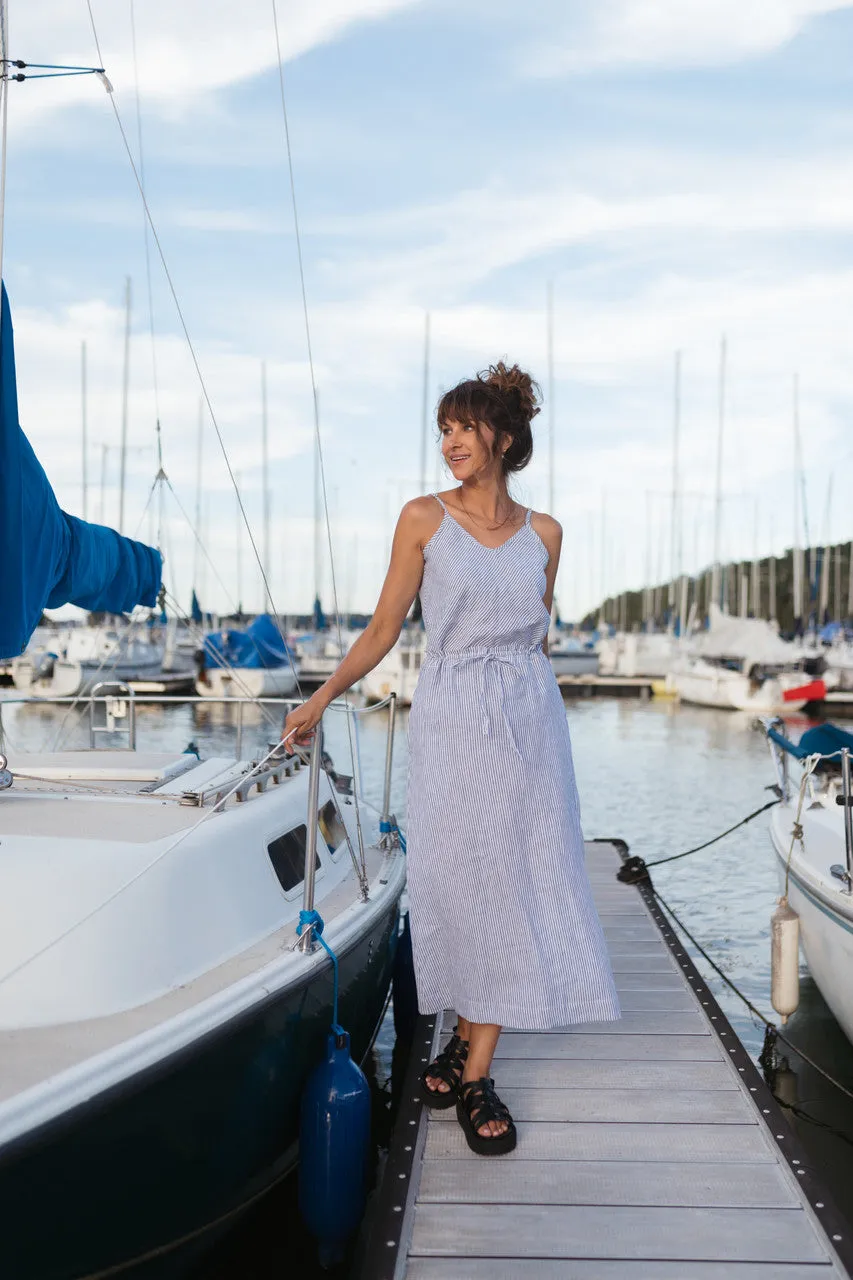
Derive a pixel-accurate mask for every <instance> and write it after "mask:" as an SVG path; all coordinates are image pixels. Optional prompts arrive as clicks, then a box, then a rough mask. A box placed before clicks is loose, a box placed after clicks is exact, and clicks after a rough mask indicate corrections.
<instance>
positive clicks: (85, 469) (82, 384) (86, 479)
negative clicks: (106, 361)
mask: <svg viewBox="0 0 853 1280" xmlns="http://www.w3.org/2000/svg"><path fill="white" fill-rule="evenodd" d="M80 409H81V420H82V421H81V425H82V429H83V439H82V462H83V519H84V520H88V519H89V470H88V457H87V454H88V450H89V445H88V442H87V440H86V427H87V423H86V343H85V340H84V341H83V342H81V343H80Z"/></svg>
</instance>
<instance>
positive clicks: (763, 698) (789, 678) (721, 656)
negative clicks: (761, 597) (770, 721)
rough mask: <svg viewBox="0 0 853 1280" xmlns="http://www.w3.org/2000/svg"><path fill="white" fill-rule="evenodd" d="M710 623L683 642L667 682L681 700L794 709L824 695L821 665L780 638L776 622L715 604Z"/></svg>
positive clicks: (763, 709)
mask: <svg viewBox="0 0 853 1280" xmlns="http://www.w3.org/2000/svg"><path fill="white" fill-rule="evenodd" d="M709 624H710V625H709V627H708V630H707V631H701V632H699V633H698V634H697V635H695V636H693V637H691V638H690V639H689V640H685V641H684V648H682V649H680V652H679V653H678V656H677V657H676V658H675V659H674V661H673V664H672V667H671V668H670V672H669V675H668V677H667V683H668V684H669V685H670V686H671V687H672V689H673V691H674V692H675V693H676V694H677V695H678V697H679V698H680V699H681V700H682V701H683V702H691V703H694V704H696V705H698V706H702V707H720V708H722V709H723V710H729V711H755V712H759V713H768V712H778V711H782V710H787V711H795V710H797V709H798V708H800V707H804V706H805V705H806V703H807V702H819V701H821V700H822V699H823V698H824V697H825V696H826V685H825V684H824V682H823V681H822V680H821V679H819V678H816V677H819V675H820V668H821V663H820V662H817V663H816V662H815V660H814V658H812V657H810V656H809V655H808V654H807V653H805V652H804V651H803V650H801V649H799V648H798V647H796V646H795V645H792V644H789V643H788V642H787V641H785V640H782V639H781V637H780V636H779V634H778V632H777V631H776V629H775V627H774V626H773V624H772V623H769V622H765V621H763V620H761V619H759V618H734V617H730V616H729V615H728V614H724V613H723V612H722V610H721V609H719V608H717V606H716V605H715V604H713V603H712V604H711V608H710V617H709Z"/></svg>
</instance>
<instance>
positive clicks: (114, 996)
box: [0, 288, 405, 1280]
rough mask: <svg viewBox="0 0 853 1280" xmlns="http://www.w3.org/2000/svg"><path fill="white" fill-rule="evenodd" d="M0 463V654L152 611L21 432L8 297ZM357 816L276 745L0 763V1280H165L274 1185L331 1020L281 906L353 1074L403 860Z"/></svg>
mask: <svg viewBox="0 0 853 1280" xmlns="http://www.w3.org/2000/svg"><path fill="white" fill-rule="evenodd" d="M0 457H2V459H3V465H2V467H0V533H1V534H2V539H3V546H4V571H3V574H2V576H0V657H7V656H9V655H16V654H20V653H21V652H22V650H23V649H24V647H25V646H26V644H27V641H28V640H29V638H30V635H31V634H32V632H33V631H34V630H35V627H36V626H37V624H38V622H39V620H40V619H41V616H42V611H43V609H44V608H45V607H46V606H51V607H56V606H58V605H60V604H62V603H66V602H68V601H71V602H72V603H75V604H78V605H81V606H82V607H84V608H87V609H98V610H107V611H110V612H112V613H116V614H118V613H124V612H127V611H129V610H131V609H133V608H134V607H135V606H137V605H142V606H146V607H149V608H151V607H153V606H154V605H155V603H156V601H157V597H158V593H159V591H160V585H161V571H162V562H161V557H160V554H159V552H158V551H157V550H156V548H154V547H149V546H146V545H144V544H143V543H140V542H136V541H134V540H132V539H130V538H126V537H122V536H120V535H119V534H118V533H116V532H115V531H114V530H112V529H108V528H105V527H102V526H96V525H91V524H87V523H86V522H85V521H83V520H79V519H76V518H75V517H73V516H70V515H67V514H66V513H65V512H63V511H61V510H60V508H59V506H58V504H57V502H56V499H55V497H54V495H53V491H52V489H51V487H50V485H49V483H48V480H47V477H46V476H45V473H44V471H43V470H42V468H41V466H40V464H39V462H38V460H37V459H36V456H35V454H34V452H33V450H32V448H31V446H30V445H29V442H28V441H27V439H26V437H25V436H24V434H23V432H22V431H21V429H20V425H19V422H18V410H17V393H16V385H15V364H14V350H13V335H12V323H11V315H10V311H9V304H8V300H7V297H6V292H5V288H3V292H2V312H1V313H0ZM356 805H357V797H356V795H355V793H354V788H353V782H352V779H351V778H348V777H345V776H343V775H342V774H339V773H336V772H335V771H334V768H333V767H332V765H331V763H330V762H329V759H328V757H327V756H325V754H324V753H323V751H322V738H321V736H320V735H319V734H318V737H317V741H316V745H315V746H314V748H313V750H312V752H311V770H310V773H309V771H308V770H307V769H305V768H302V767H300V763H299V758H298V757H286V756H285V755H283V754H282V753H281V751H280V749H279V748H277V749H274V750H272V751H271V752H270V753H268V755H267V756H266V757H265V758H264V760H262V761H257V760H252V759H247V758H239V757H231V756H227V755H224V754H221V753H219V754H216V755H214V756H212V757H210V758H204V759H202V758H199V756H198V755H197V754H196V753H195V752H194V751H193V752H191V751H185V752H184V751H181V750H180V749H177V750H172V751H167V750H164V749H162V747H161V748H160V749H159V750H157V751H138V750H136V749H132V748H130V744H128V745H127V746H123V747H122V749H120V750H115V749H102V750H101V749H99V750H94V749H90V750H83V751H51V752H43V753H37V754H28V753H25V752H20V751H13V750H10V751H9V757H8V759H7V758H6V757H5V756H3V757H0V852H1V853H2V856H0V901H2V903H3V914H4V927H3V929H2V931H0V1060H2V1062H3V1070H2V1073H0V1200H2V1203H3V1208H4V1214H3V1221H4V1225H3V1231H2V1233H0V1274H2V1275H3V1276H9V1277H11V1276H14V1277H15V1280H44V1277H45V1276H48V1275H49V1276H51V1277H54V1278H55V1280H78V1278H79V1277H81V1276H84V1275H92V1274H107V1273H109V1274H113V1273H117V1272H125V1271H127V1270H130V1269H132V1268H136V1267H137V1266H138V1265H143V1264H145V1263H146V1262H147V1263H148V1264H149V1265H150V1266H153V1267H157V1268H159V1269H158V1270H157V1271H156V1274H164V1270H163V1269H164V1268H167V1267H168V1268H169V1274H175V1273H178V1272H180V1271H183V1270H185V1269H186V1267H187V1265H189V1262H190V1261H191V1260H192V1259H191V1256H190V1255H191V1254H192V1253H193V1251H198V1250H199V1249H200V1248H201V1247H203V1245H204V1244H209V1243H210V1241H211V1240H212V1239H214V1238H215V1237H216V1233H217V1231H221V1230H222V1224H224V1223H228V1222H231V1221H232V1220H233V1218H234V1216H235V1215H236V1214H237V1213H239V1212H240V1211H241V1210H242V1209H243V1208H245V1207H246V1206H247V1205H248V1204H249V1203H252V1202H254V1200H256V1199H257V1197H258V1196H259V1195H260V1194H262V1193H263V1192H264V1191H265V1190H266V1189H267V1188H269V1187H271V1186H273V1185H274V1184H275V1183H276V1182H277V1181H278V1180H279V1179H280V1178H281V1177H282V1176H283V1174H284V1173H285V1172H286V1171H288V1170H289V1169H290V1168H291V1167H292V1166H293V1164H294V1162H295V1160H296V1157H297V1136H298V1115H299V1102H300V1095H301V1091H302V1088H303V1085H304V1083H305V1080H306V1078H307V1075H308V1073H309V1071H310V1070H311V1069H312V1068H313V1067H314V1066H315V1065H316V1064H317V1063H318V1061H319V1060H320V1057H321V1054H322V1051H323V1050H324V1048H325V1043H326V1038H327V1031H328V1026H329V1023H330V1021H331V1014H332V1000H333V967H332V962H331V960H330V958H329V956H328V955H327V953H326V951H325V950H322V949H320V948H319V947H318V946H317V945H316V939H315V938H314V936H313V932H314V931H313V929H309V931H308V933H307V935H303V937H302V938H301V939H300V938H299V937H298V936H297V922H298V919H299V914H300V909H301V908H302V909H317V910H319V911H320V912H321V913H322V918H323V920H324V921H325V929H324V935H323V936H324V939H325V940H327V941H328V944H329V946H330V947H331V948H332V949H333V951H334V952H335V954H336V956H337V958H338V966H339V978H340V983H339V985H340V1015H339V1016H340V1021H341V1022H342V1023H343V1024H344V1025H345V1026H346V1027H347V1030H348V1031H349V1033H350V1036H351V1043H352V1050H353V1056H354V1057H356V1059H360V1058H362V1057H363V1056H364V1054H365V1053H366V1052H367V1050H368V1048H369V1046H370V1044H371V1042H372V1039H373V1036H374V1034H375V1031H376V1029H377V1026H378V1024H379V1021H380V1019H381V1017H382V1013H383V1009H384V1006H385V1001H386V997H387V993H388V988H389V984H390V979H391V971H392V966H393V962H394V956H395V950H396V943H397V936H398V921H399V904H400V896H401V893H402V890H403V885H404V881H405V863H404V859H403V855H402V852H401V850H400V848H399V844H398V843H397V842H395V841H394V840H393V839H388V837H387V835H386V837H385V844H384V845H383V846H382V847H380V845H379V844H378V842H377V843H376V844H374V845H371V846H369V847H362V845H361V843H360V841H361V831H360V830H359V823H358V822H357V820H356ZM367 823H368V820H367V819H366V817H363V818H362V819H361V828H362V829H364V830H367V829H368V828H367ZM377 835H378V833H377ZM334 985H335V986H337V984H336V983H335V984H334ZM46 1223H47V1224H49V1228H47V1229H46V1225H45V1224H46ZM155 1259H156V1262H155V1261H154V1260H155ZM154 1273H155V1272H153V1271H152V1272H149V1274H154Z"/></svg>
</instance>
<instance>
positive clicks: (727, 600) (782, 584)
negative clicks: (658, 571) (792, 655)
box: [580, 542, 853, 635]
mask: <svg viewBox="0 0 853 1280" xmlns="http://www.w3.org/2000/svg"><path fill="white" fill-rule="evenodd" d="M850 552H851V543H849V542H845V543H839V544H837V545H835V546H831V547H810V548H808V549H807V550H806V551H804V552H803V551H801V552H800V553H799V555H800V558H801V563H802V575H801V576H802V591H801V604H800V609H799V611H796V610H795V608H794V553H793V551H791V550H790V549H789V550H787V551H786V552H785V553H784V554H783V555H781V556H772V557H765V558H764V559H763V560H759V561H758V562H757V565H754V562H753V561H751V560H743V561H736V562H734V563H730V564H725V565H722V566H721V568H720V600H719V603H721V604H725V606H726V608H727V611H728V612H729V613H731V614H743V615H746V616H747V617H750V618H770V617H775V619H776V621H777V622H778V624H779V629H780V631H781V632H782V634H783V635H794V634H796V633H797V632H798V631H802V630H803V629H807V628H809V627H813V626H815V625H820V626H822V625H824V624H825V623H827V622H846V623H849V622H851V621H853V603H851V594H853V581H851V564H850V559H851V557H850ZM756 570H757V572H756ZM712 582H713V569H712V568H710V567H709V568H707V569H703V570H702V572H701V573H699V574H696V575H693V576H691V575H689V574H688V575H685V576H684V580H683V584H682V580H681V579H678V580H676V581H675V582H664V583H658V584H657V585H656V586H649V587H641V588H640V589H639V590H637V591H623V592H621V593H620V594H619V595H615V596H608V597H607V599H606V600H605V601H603V603H602V604H600V605H599V606H598V607H597V608H595V609H592V610H590V612H589V613H588V614H587V615H586V617H585V618H584V619H583V621H582V622H581V624H580V625H581V626H582V627H583V628H585V629H588V628H591V627H595V626H600V625H602V624H605V623H606V624H610V625H612V626H614V627H616V628H617V629H619V630H624V631H636V630H639V629H640V628H641V627H642V626H643V625H644V624H645V623H647V622H651V623H652V624H653V625H654V627H655V628H656V629H658V630H661V629H665V628H667V627H668V626H669V625H670V622H671V620H672V619H673V617H675V618H676V619H677V618H678V617H679V614H680V611H681V607H682V603H683V604H684V608H685V619H686V618H687V617H689V614H690V611H691V609H692V610H693V612H694V615H695V616H696V617H697V618H699V619H702V618H705V617H707V614H708V604H709V602H710V600H711V598H712Z"/></svg>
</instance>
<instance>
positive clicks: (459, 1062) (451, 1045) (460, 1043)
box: [420, 1027, 468, 1111]
mask: <svg viewBox="0 0 853 1280" xmlns="http://www.w3.org/2000/svg"><path fill="white" fill-rule="evenodd" d="M467 1057H468V1041H467V1040H463V1039H462V1038H461V1037H460V1036H458V1035H457V1034H456V1028H455V1027H454V1028H453V1035H452V1036H451V1037H450V1039H449V1040H448V1042H447V1044H446V1045H445V1046H444V1048H443V1049H442V1051H441V1053H438V1054H436V1056H435V1060H434V1061H433V1062H431V1063H430V1064H429V1066H428V1067H427V1069H426V1071H422V1072H421V1076H420V1095H421V1101H422V1102H425V1103H426V1105H427V1106H428V1107H434V1108H435V1110H436V1111H444V1110H445V1109H446V1108H447V1107H452V1106H453V1104H454V1102H455V1101H456V1098H457V1096H458V1093H459V1081H460V1080H461V1079H462V1069H463V1068H464V1066H465V1061H466V1059H467ZM427 1076H429V1077H430V1079H432V1080H443V1081H444V1083H445V1084H447V1085H449V1086H450V1088H449V1089H448V1090H447V1093H445V1092H444V1091H443V1090H440V1089H431V1088H430V1087H429V1085H428V1084H427Z"/></svg>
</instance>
